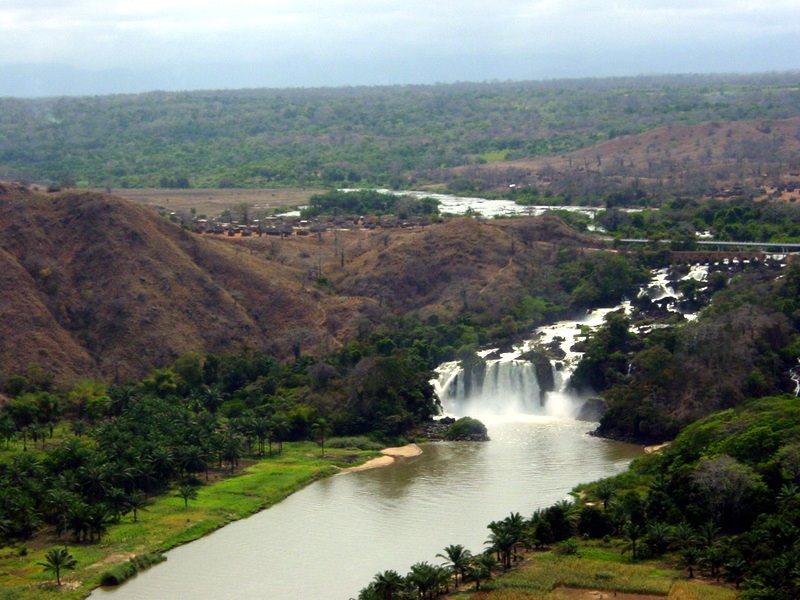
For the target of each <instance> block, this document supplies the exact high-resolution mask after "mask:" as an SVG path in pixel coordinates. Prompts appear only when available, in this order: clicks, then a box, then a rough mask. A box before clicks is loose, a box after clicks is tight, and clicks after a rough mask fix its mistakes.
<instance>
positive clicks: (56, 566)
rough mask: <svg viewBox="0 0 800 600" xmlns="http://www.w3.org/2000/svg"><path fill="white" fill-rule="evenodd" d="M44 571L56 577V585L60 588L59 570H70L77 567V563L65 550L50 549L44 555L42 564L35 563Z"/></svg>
mask: <svg viewBox="0 0 800 600" xmlns="http://www.w3.org/2000/svg"><path fill="white" fill-rule="evenodd" d="M36 564H38V565H40V566H42V567H44V570H45V571H47V572H49V573H53V574H54V575H55V576H56V583H57V584H58V585H59V587H60V586H61V570H62V569H68V570H70V571H71V570H72V569H74V568H75V567H76V566H77V565H78V561H77V560H75V558H74V557H73V556H72V555H71V554H70V553H69V551H68V550H67V549H66V548H51V549H50V550H48V551H47V554H45V557H44V562H39V563H36Z"/></svg>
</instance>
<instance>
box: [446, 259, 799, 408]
mask: <svg viewBox="0 0 800 600" xmlns="http://www.w3.org/2000/svg"><path fill="white" fill-rule="evenodd" d="M708 272H709V267H708V266H707V265H700V264H697V265H694V266H692V267H691V268H690V270H689V272H688V273H687V274H685V275H684V276H683V277H681V278H680V280H688V279H694V280H695V281H697V282H700V283H703V284H704V283H705V282H706V280H707V278H708ZM650 275H651V279H650V281H649V282H648V283H647V284H645V285H643V286H642V288H641V290H640V291H639V294H638V298H640V299H641V298H643V297H644V296H647V297H649V298H650V300H652V301H658V302H662V303H663V306H664V307H665V309H666V310H668V311H670V312H681V311H680V310H679V308H678V304H677V303H678V301H679V300H680V299H681V298H682V294H681V293H680V292H678V291H676V290H675V288H674V287H673V285H672V280H671V278H670V272H669V270H668V269H655V270H653V271H651V273H650ZM620 309H622V310H625V312H626V313H630V312H631V303H630V302H627V301H626V302H623V303H622V304H620V305H618V306H614V307H612V308H601V309H597V310H593V311H589V312H587V313H586V314H585V315H584V316H583V318H581V319H576V320H571V321H560V322H558V323H554V324H552V325H547V326H544V327H540V328H538V329H536V330H535V331H534V333H533V337H532V338H531V339H529V340H526V341H525V342H523V343H521V344H520V345H518V346H516V347H514V348H513V350H511V351H510V352H506V353H502V354H500V353H499V352H498V350H497V349H491V350H484V351H482V352H479V353H478V354H477V355H476V356H475V357H474V358H473V359H472V360H469V361H467V364H466V365H464V364H462V363H461V362H448V363H444V364H442V365H440V366H439V367H438V368H437V369H436V374H437V375H438V377H437V378H436V379H434V380H433V381H432V383H433V386H434V389H435V390H436V393H437V395H438V397H439V400H440V401H441V403H442V408H443V410H444V412H445V414H447V415H452V416H457V417H460V416H464V415H469V416H473V417H478V418H487V417H489V418H491V417H493V416H501V417H509V416H518V415H540V416H551V417H572V418H574V417H575V416H576V415H577V414H578V411H579V410H580V408H581V406H582V405H583V403H584V402H585V401H586V400H587V398H588V396H587V395H585V394H584V395H579V394H578V393H577V392H576V391H575V390H573V389H571V388H570V385H569V384H570V377H571V375H572V373H573V371H574V369H575V367H576V366H577V364H578V362H579V361H580V359H581V356H582V353H581V352H580V351H578V350H576V349H575V344H576V342H577V341H578V338H579V337H580V336H581V335H583V334H584V333H585V330H586V329H587V328H590V329H593V328H597V327H599V326H600V325H601V324H602V323H603V321H604V319H605V317H606V315H607V314H608V313H610V312H612V311H616V310H620ZM682 314H683V315H684V316H685V317H686V318H687V319H694V318H696V317H697V315H696V313H694V314H693V313H687V312H683V313H682ZM798 370H800V367H799V368H798ZM794 380H795V382H796V384H797V386H798V389H797V391H798V392H800V373H798V374H797V378H796V379H794Z"/></svg>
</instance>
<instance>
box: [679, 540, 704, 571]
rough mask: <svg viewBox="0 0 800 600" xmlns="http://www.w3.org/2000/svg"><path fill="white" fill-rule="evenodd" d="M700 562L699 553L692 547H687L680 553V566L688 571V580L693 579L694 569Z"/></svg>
mask: <svg viewBox="0 0 800 600" xmlns="http://www.w3.org/2000/svg"><path fill="white" fill-rule="evenodd" d="M698 560H700V553H699V552H698V551H697V548H695V547H694V546H689V547H687V548H685V549H684V550H683V551H682V552H681V559H680V565H681V566H682V567H683V568H684V569H688V571H689V579H692V578H693V577H694V568H695V567H696V566H697V561H698Z"/></svg>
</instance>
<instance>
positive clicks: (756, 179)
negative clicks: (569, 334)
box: [445, 117, 800, 202]
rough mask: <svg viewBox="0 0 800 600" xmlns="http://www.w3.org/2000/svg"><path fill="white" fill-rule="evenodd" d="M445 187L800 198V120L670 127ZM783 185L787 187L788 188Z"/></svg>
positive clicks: (483, 168)
mask: <svg viewBox="0 0 800 600" xmlns="http://www.w3.org/2000/svg"><path fill="white" fill-rule="evenodd" d="M445 179H446V180H448V182H449V185H451V186H453V185H455V186H456V187H459V186H462V187H463V186H464V185H469V186H471V187H474V188H481V189H494V190H497V191H502V192H505V193H508V192H509V186H510V185H514V186H515V187H516V188H518V189H519V190H522V189H523V188H524V187H525V186H532V187H534V188H536V189H538V190H539V191H540V192H547V193H548V194H549V195H550V196H551V197H552V196H555V197H559V196H562V197H565V198H566V199H567V200H569V199H571V198H574V199H576V200H586V199H589V200H591V199H592V198H595V199H596V198H599V197H601V196H603V195H611V194H616V195H617V199H619V197H620V192H626V193H627V194H628V196H629V197H628V198H625V200H627V201H629V202H636V201H638V200H640V199H641V197H640V196H637V195H636V194H637V192H638V193H639V194H644V193H647V194H653V195H660V194H664V193H666V194H669V195H675V194H690V195H699V196H706V197H722V198H724V197H730V196H733V195H741V194H745V193H749V194H751V195H753V196H756V197H759V196H762V197H766V196H767V195H768V194H773V195H774V197H782V194H781V192H788V193H786V194H785V195H784V196H783V197H784V199H785V200H793V201H797V200H798V199H800V194H798V192H797V190H798V188H799V187H800V118H798V117H793V118H789V119H763V120H761V119H760V120H748V121H738V122H737V121H728V122H721V121H709V122H706V123H699V124H670V125H665V126H661V127H657V128H655V129H652V130H649V131H646V132H643V133H638V134H632V135H621V136H618V137H615V138H613V139H610V140H608V141H604V142H601V143H598V144H594V145H591V146H588V147H586V148H581V149H579V150H575V151H573V152H568V153H564V154H558V155H550V156H546V157H530V158H525V159H518V160H510V161H498V162H494V163H491V164H487V165H472V166H469V167H459V168H456V169H453V170H452V171H451V172H450V173H449V174H448V175H447V176H446V177H445ZM787 188H788V190H787Z"/></svg>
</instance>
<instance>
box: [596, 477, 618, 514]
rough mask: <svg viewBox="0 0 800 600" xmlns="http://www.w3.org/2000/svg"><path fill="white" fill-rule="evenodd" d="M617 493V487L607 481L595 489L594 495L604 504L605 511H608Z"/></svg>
mask: <svg viewBox="0 0 800 600" xmlns="http://www.w3.org/2000/svg"><path fill="white" fill-rule="evenodd" d="M616 492H617V490H616V486H615V485H614V484H613V483H611V482H610V481H608V480H607V479H605V480H603V481H601V482H600V483H598V484H597V486H596V487H595V488H594V495H595V497H596V498H597V499H598V500H600V501H601V502H602V503H603V510H608V503H609V502H610V501H611V499H612V498H613V497H614V495H615V494H616Z"/></svg>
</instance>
